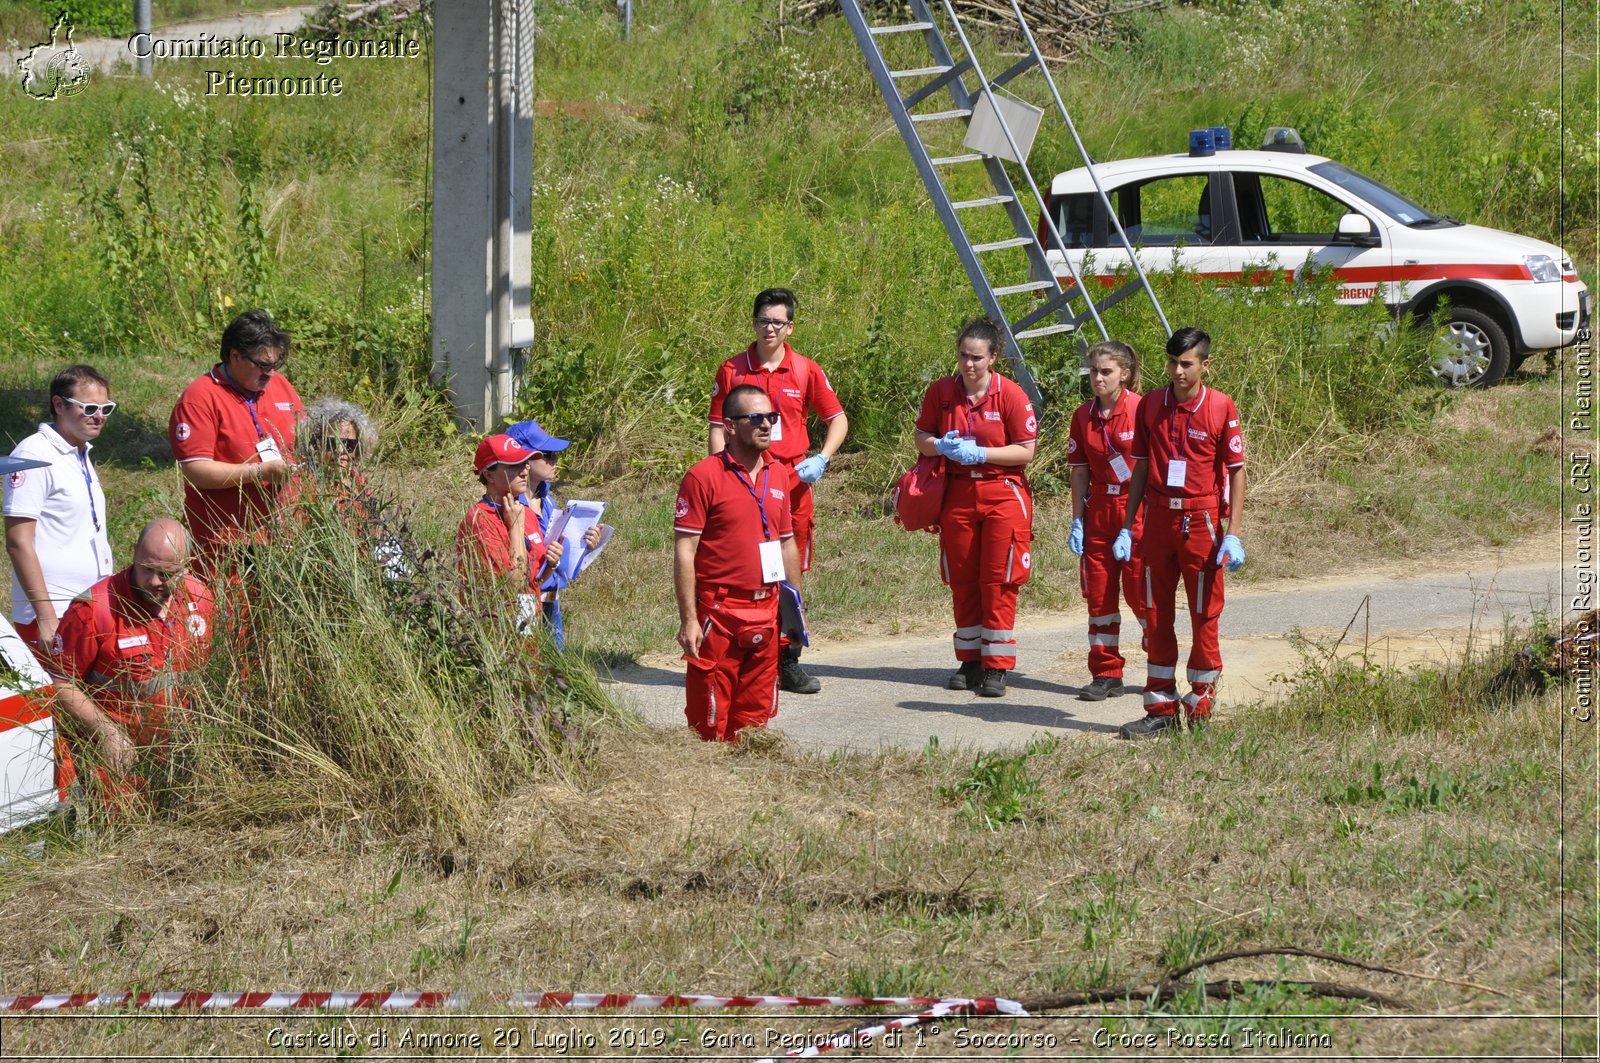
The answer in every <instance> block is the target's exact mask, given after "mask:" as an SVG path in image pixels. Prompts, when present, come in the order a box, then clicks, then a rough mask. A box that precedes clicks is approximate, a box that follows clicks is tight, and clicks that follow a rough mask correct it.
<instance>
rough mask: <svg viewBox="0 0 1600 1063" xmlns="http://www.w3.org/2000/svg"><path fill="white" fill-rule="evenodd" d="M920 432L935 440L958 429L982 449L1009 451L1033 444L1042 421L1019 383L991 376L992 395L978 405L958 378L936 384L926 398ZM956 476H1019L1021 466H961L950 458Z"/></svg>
mask: <svg viewBox="0 0 1600 1063" xmlns="http://www.w3.org/2000/svg"><path fill="white" fill-rule="evenodd" d="M917 428H919V429H920V430H922V431H924V432H927V433H928V434H929V435H933V436H943V435H944V434H945V433H946V432H949V431H950V430H951V429H955V430H956V431H958V432H960V433H961V434H962V435H963V436H969V437H971V438H972V439H974V440H976V441H977V443H978V445H979V446H980V447H984V448H989V447H1004V446H1008V445H1010V444H1012V443H1031V442H1033V440H1034V439H1036V438H1037V437H1038V435H1039V420H1038V418H1036V417H1035V416H1034V415H1033V403H1031V402H1029V401H1028V393H1027V392H1025V391H1023V390H1022V385H1021V384H1018V383H1017V382H1016V381H1014V380H1011V379H1009V378H1008V377H1003V376H1001V375H1000V374H999V373H993V374H991V375H990V377H989V390H988V391H987V392H986V393H985V394H984V396H983V398H981V399H979V400H978V401H977V402H973V401H972V400H971V399H969V398H968V397H967V387H966V385H965V384H963V383H962V382H961V376H960V375H959V374H957V375H955V376H947V377H942V378H940V379H938V380H935V381H934V382H933V384H932V385H931V386H930V387H929V388H928V390H927V393H926V394H924V395H923V396H922V411H921V412H920V413H918V414H917ZM945 464H946V465H947V466H948V468H949V473H950V475H951V476H976V477H981V478H986V479H987V478H990V477H995V476H1011V477H1020V476H1021V475H1022V469H1021V468H1020V467H1018V466H1008V465H992V464H989V463H988V462H985V463H983V464H982V465H957V464H956V463H955V462H953V461H951V460H949V459H948V458H946V459H945Z"/></svg>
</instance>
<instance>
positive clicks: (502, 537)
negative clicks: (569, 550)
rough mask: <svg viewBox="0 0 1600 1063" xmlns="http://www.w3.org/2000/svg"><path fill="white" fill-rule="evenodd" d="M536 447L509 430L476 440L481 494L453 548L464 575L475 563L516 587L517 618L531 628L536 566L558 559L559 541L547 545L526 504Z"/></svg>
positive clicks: (536, 607)
mask: <svg viewBox="0 0 1600 1063" xmlns="http://www.w3.org/2000/svg"><path fill="white" fill-rule="evenodd" d="M533 456H534V452H533V451H531V450H529V449H528V448H527V447H524V446H523V445H522V444H521V443H518V442H517V441H516V440H515V439H512V438H511V437H510V436H508V435H503V434H502V435H492V436H488V437H486V438H485V439H484V440H483V442H481V443H479V444H478V450H477V453H476V454H475V455H474V456H473V459H472V466H473V468H474V469H476V470H477V473H478V481H479V482H480V483H481V484H483V497H481V498H479V499H478V501H477V502H476V503H474V504H473V507H472V508H471V509H469V510H467V515H466V516H465V517H462V518H461V526H460V527H459V528H457V529H456V550H457V553H458V554H459V557H460V563H461V568H462V574H463V575H464V576H467V577H468V578H469V579H470V578H471V572H472V569H473V568H474V567H476V568H478V569H479V570H486V571H488V572H489V573H490V574H491V575H493V576H495V577H508V578H510V579H511V581H512V582H513V583H514V585H515V586H516V590H517V601H518V606H519V607H518V610H517V618H518V622H519V624H520V625H522V626H523V627H524V628H528V627H530V626H531V625H532V624H533V623H534V622H535V620H536V619H537V617H538V616H539V614H540V605H539V569H540V568H541V567H542V566H543V565H544V563H545V561H546V560H547V559H548V560H549V562H550V563H552V564H554V563H555V562H558V561H560V560H561V544H560V543H559V542H556V543H550V544H549V545H548V546H547V545H546V544H545V540H544V534H543V533H542V532H541V531H540V530H539V515H538V514H537V513H535V512H534V511H533V510H532V509H531V508H529V505H528V465H529V464H530V463H531V462H532V461H533Z"/></svg>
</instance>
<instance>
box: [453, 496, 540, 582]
mask: <svg viewBox="0 0 1600 1063" xmlns="http://www.w3.org/2000/svg"><path fill="white" fill-rule="evenodd" d="M524 527H525V528H526V529H527V536H526V537H527V541H528V574H527V584H528V585H527V586H526V587H525V588H522V590H524V591H532V592H534V593H535V594H537V593H538V591H539V583H538V580H537V578H536V577H537V576H538V572H539V566H540V565H542V564H544V554H545V545H544V534H543V533H542V532H541V531H540V530H539V513H538V511H537V510H535V509H532V508H531V507H530V508H529V510H528V517H527V524H526V525H524ZM456 551H457V552H458V553H459V554H460V557H461V565H462V568H463V570H465V568H466V565H467V562H468V561H477V562H479V563H481V564H483V565H486V566H488V568H489V571H490V572H493V573H494V574H495V575H496V576H504V575H507V574H509V573H510V572H511V570H512V567H513V566H514V565H515V564H516V562H515V561H513V560H512V558H511V530H510V529H509V528H507V527H506V522H505V520H504V519H503V518H502V517H501V516H500V507H499V506H497V505H496V504H495V503H493V502H491V501H489V500H488V499H487V498H481V499H479V500H478V504H477V505H475V506H473V507H472V508H471V509H469V510H467V515H466V516H465V517H462V518H461V526H460V527H459V528H457V529H456Z"/></svg>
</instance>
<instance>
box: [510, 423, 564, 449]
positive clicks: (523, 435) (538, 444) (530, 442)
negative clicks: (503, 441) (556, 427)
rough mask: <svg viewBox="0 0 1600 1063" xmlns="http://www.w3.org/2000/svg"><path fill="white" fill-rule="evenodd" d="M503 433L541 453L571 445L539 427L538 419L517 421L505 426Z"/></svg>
mask: <svg viewBox="0 0 1600 1063" xmlns="http://www.w3.org/2000/svg"><path fill="white" fill-rule="evenodd" d="M505 434H506V435H508V436H510V437H511V438H512V439H515V440H516V441H517V442H518V443H521V444H522V445H523V446H525V447H527V448H528V449H529V450H537V451H539V453H541V454H548V453H554V452H555V451H559V450H566V449H567V448H568V447H570V446H571V445H572V443H571V441H569V440H566V439H557V438H556V437H555V436H553V435H551V434H550V433H549V432H546V431H545V430H544V429H543V428H540V427H539V422H538V421H518V422H517V423H516V424H514V425H512V426H511V427H510V428H507V429H506V432H505Z"/></svg>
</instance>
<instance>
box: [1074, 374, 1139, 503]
mask: <svg viewBox="0 0 1600 1063" xmlns="http://www.w3.org/2000/svg"><path fill="white" fill-rule="evenodd" d="M1138 408H1139V396H1138V394H1137V393H1135V392H1132V391H1129V390H1128V389H1127V388H1123V389H1122V394H1121V395H1119V396H1118V397H1117V405H1116V407H1115V408H1113V409H1112V411H1111V416H1110V417H1103V416H1101V413H1100V400H1099V399H1090V400H1089V401H1088V402H1086V403H1084V404H1083V405H1082V406H1079V407H1078V408H1077V410H1075V411H1074V412H1073V414H1072V427H1071V428H1070V429H1069V430H1068V432H1067V464H1068V465H1070V466H1073V467H1075V468H1076V467H1079V466H1084V465H1087V466H1088V467H1089V482H1090V483H1096V484H1122V483H1127V480H1126V479H1123V478H1121V477H1119V476H1117V474H1116V473H1115V472H1114V471H1113V470H1112V468H1111V454H1112V452H1113V451H1116V452H1117V453H1120V454H1121V455H1122V460H1123V461H1124V462H1126V463H1127V468H1128V479H1132V477H1133V434H1134V424H1133V421H1134V412H1135V411H1136V410H1137V409H1138Z"/></svg>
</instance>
